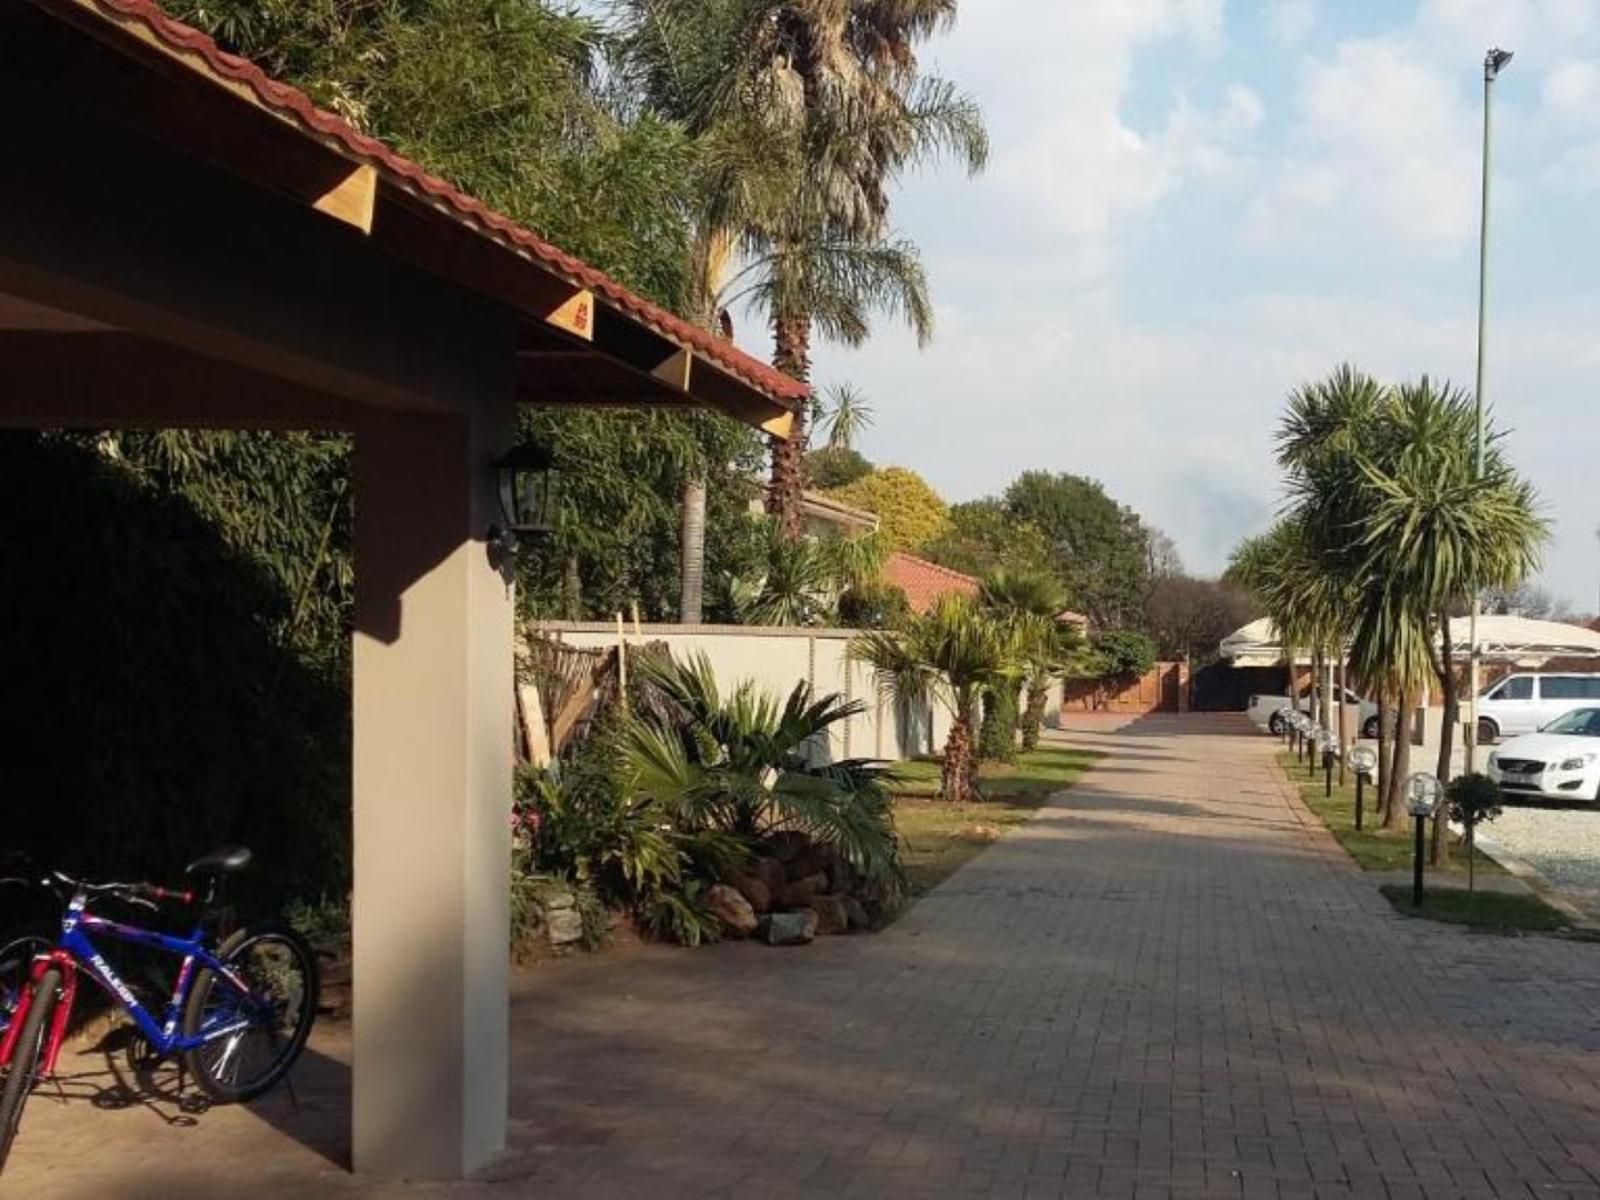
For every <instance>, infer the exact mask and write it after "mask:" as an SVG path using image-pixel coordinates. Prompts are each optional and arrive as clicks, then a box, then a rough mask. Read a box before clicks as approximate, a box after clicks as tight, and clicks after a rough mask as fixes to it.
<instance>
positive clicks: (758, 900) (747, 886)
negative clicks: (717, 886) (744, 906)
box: [733, 875, 772, 913]
mask: <svg viewBox="0 0 1600 1200" xmlns="http://www.w3.org/2000/svg"><path fill="white" fill-rule="evenodd" d="M733 887H734V889H735V890H736V891H737V892H738V893H739V894H740V895H741V896H743V897H744V898H745V899H746V900H748V901H749V902H750V907H751V908H753V909H755V911H756V912H758V913H764V912H771V911H772V889H770V888H769V887H767V885H766V884H765V883H764V882H762V880H761V879H760V878H759V877H758V876H755V875H738V876H735V877H734V880H733Z"/></svg>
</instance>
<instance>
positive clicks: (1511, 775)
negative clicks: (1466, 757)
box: [1489, 708, 1600, 801]
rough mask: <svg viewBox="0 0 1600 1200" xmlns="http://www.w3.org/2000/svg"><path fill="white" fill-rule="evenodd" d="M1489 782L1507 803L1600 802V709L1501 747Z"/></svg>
mask: <svg viewBox="0 0 1600 1200" xmlns="http://www.w3.org/2000/svg"><path fill="white" fill-rule="evenodd" d="M1489 778H1491V779H1493V780H1494V781H1495V782H1496V783H1497V784H1499V785H1500V790H1501V792H1502V793H1504V794H1505V795H1506V797H1507V798H1515V797H1517V796H1532V797H1538V798H1539V799H1542V800H1591V801H1592V800H1596V799H1600V708H1575V709H1573V710H1572V711H1571V712H1568V713H1566V714H1565V715H1563V716H1559V717H1557V718H1556V719H1555V720H1554V721H1551V722H1550V724H1548V725H1546V726H1545V727H1544V728H1543V729H1541V730H1539V732H1538V733H1528V734H1524V735H1523V736H1522V737H1515V738H1512V739H1511V740H1510V741H1509V742H1507V743H1505V745H1503V746H1499V747H1497V748H1496V749H1495V751H1494V753H1492V754H1490V755H1489Z"/></svg>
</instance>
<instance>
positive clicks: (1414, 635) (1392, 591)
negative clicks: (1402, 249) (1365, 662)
mask: <svg viewBox="0 0 1600 1200" xmlns="http://www.w3.org/2000/svg"><path fill="white" fill-rule="evenodd" d="M1365 441H1366V444H1365V445H1364V446H1363V447H1362V448H1361V449H1360V450H1358V452H1357V456H1356V457H1357V459H1358V462H1359V465H1360V468H1361V473H1362V479H1361V484H1360V490H1361V495H1362V497H1363V508H1364V514H1363V521H1362V524H1361V526H1360V527H1359V528H1360V535H1359V537H1357V538H1356V539H1355V540H1354V542H1353V548H1354V550H1355V551H1356V553H1357V555H1358V556H1359V560H1360V567H1359V573H1360V576H1361V578H1362V579H1364V580H1365V581H1367V582H1366V586H1367V589H1368V611H1367V612H1366V613H1364V614H1363V616H1364V617H1365V618H1366V620H1365V623H1364V624H1363V625H1361V626H1358V630H1357V636H1358V638H1359V637H1363V636H1365V637H1370V638H1373V639H1377V640H1378V641H1379V642H1380V643H1381V644H1382V645H1383V647H1384V651H1385V653H1386V654H1387V655H1388V656H1389V657H1390V658H1391V660H1392V661H1394V662H1395V663H1398V664H1404V666H1403V670H1404V671H1405V672H1406V673H1407V674H1408V675H1414V674H1422V675H1423V678H1424V679H1426V680H1431V681H1433V682H1435V683H1436V684H1437V686H1438V688H1439V690H1440V693H1441V695H1442V698H1443V701H1444V713H1443V721H1442V723H1441V734H1440V745H1439V758H1438V765H1437V772H1438V775H1439V778H1441V779H1448V778H1449V777H1450V773H1451V765H1452V754H1453V752H1454V744H1453V743H1454V735H1455V726H1456V724H1457V722H1458V719H1459V715H1460V680H1459V677H1458V675H1457V668H1456V662H1455V659H1454V653H1453V643H1454V637H1453V633H1452V629H1451V620H1450V614H1451V612H1452V611H1459V610H1460V608H1461V607H1463V606H1465V604H1466V603H1467V602H1468V601H1469V600H1470V598H1471V596H1472V595H1473V594H1474V593H1475V592H1477V591H1478V590H1480V589H1482V588H1485V587H1509V586H1513V585H1515V584H1517V583H1519V582H1521V581H1522V580H1523V579H1524V578H1526V577H1527V576H1528V575H1529V574H1530V573H1531V572H1532V571H1533V570H1534V568H1535V567H1536V566H1537V564H1538V558H1539V553H1540V550H1541V548H1542V546H1543V544H1544V542H1545V539H1546V538H1547V537H1548V526H1547V523H1546V522H1545V521H1544V519H1543V518H1542V517H1540V515H1539V512H1538V499H1537V496H1536V494H1535V493H1534V490H1533V488H1532V487H1531V485H1529V484H1528V483H1527V482H1526V481H1524V480H1522V479H1520V478H1519V477H1518V476H1517V473H1516V471H1515V470H1514V469H1513V468H1512V467H1511V466H1510V464H1509V463H1508V462H1507V461H1506V460H1505V457H1504V455H1503V454H1502V453H1501V451H1500V448H1499V445H1498V443H1499V438H1498V437H1497V436H1491V437H1490V445H1489V449H1488V452H1487V453H1486V454H1485V458H1484V466H1483V470H1482V472H1481V473H1480V472H1479V471H1477V470H1476V467H1475V458H1476V414H1475V411H1474V405H1473V402H1472V398H1471V397H1470V396H1469V395H1467V394H1466V393H1463V392H1461V391H1458V390H1456V389H1453V388H1451V387H1449V386H1448V385H1445V386H1443V387H1435V386H1434V385H1433V384H1432V383H1431V382H1430V381H1429V380H1428V379H1427V378H1426V377H1424V378H1423V379H1421V380H1420V381H1418V382H1417V383H1415V384H1406V385H1403V386H1401V387H1400V388H1398V389H1396V390H1395V392H1394V394H1393V396H1392V399H1391V401H1390V403H1389V404H1388V405H1386V406H1385V407H1384V409H1383V411H1382V413H1381V415H1380V417H1379V419H1378V420H1376V421H1375V422H1374V423H1373V428H1372V430H1371V433H1370V435H1369V436H1368V438H1367V439H1365ZM1419 667H1420V668H1423V671H1420V672H1419V671H1418V670H1417V668H1419ZM1445 851H1446V842H1445V839H1444V835H1443V829H1442V823H1439V824H1436V826H1435V830H1434V845H1433V857H1434V860H1435V861H1436V862H1438V861H1441V860H1442V859H1443V857H1444V854H1445Z"/></svg>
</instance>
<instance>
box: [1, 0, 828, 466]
mask: <svg viewBox="0 0 1600 1200" xmlns="http://www.w3.org/2000/svg"><path fill="white" fill-rule="evenodd" d="M27 3H28V4H30V5H31V6H32V7H33V9H35V10H36V11H37V12H39V13H41V14H43V15H44V16H45V17H47V18H51V19H53V20H54V21H55V22H57V23H58V24H59V26H60V27H61V31H62V32H63V36H60V37H55V38H43V39H41V52H42V53H45V54H48V55H50V56H51V61H48V62H44V63H40V64H39V67H38V69H39V70H40V71H41V73H42V74H45V75H48V76H49V77H50V78H51V80H52V85H53V86H55V87H57V88H59V89H60V91H61V92H62V93H64V94H70V95H71V96H72V97H73V99H74V101H75V102H76V103H79V104H81V105H83V106H84V107H86V108H88V109H90V110H92V111H97V112H99V113H101V114H102V115H104V116H105V117H106V118H107V119H109V120H113V121H116V122H118V123H120V124H122V125H124V126H127V127H129V128H132V129H134V130H135V131H136V132H138V133H139V134H141V135H142V136H146V137H149V138H151V139H152V140H155V141H158V142H161V143H162V144H164V145H167V146H170V147H171V148H173V149H175V150H178V151H180V152H181V153H183V154H185V155H188V156H190V157H192V158H195V159H199V160H201V161H204V162H206V163H208V164H210V165H211V166H214V167H217V168H220V169H222V170H224V171H227V172H228V173H230V174H232V175H234V176H236V177H238V178H239V179H241V180H244V181H245V182H247V183H249V184H252V185H254V186H257V187H261V188H265V189H268V190H270V191H272V192H275V193H277V194H279V195H281V196H285V197H288V198H289V199H291V200H294V201H296V202H297V203H300V204H303V205H305V206H306V207H308V208H310V209H313V210H315V211H316V212H318V213H320V214H322V216H324V217H325V218H327V219H328V220H331V221H337V222H341V223H342V224H344V225H346V226H348V227H349V228H351V229H352V230H354V231H355V232H356V233H357V234H359V235H360V236H361V237H363V238H365V239H368V240H369V241H370V243H371V244H372V245H373V246H374V247H376V248H377V249H379V250H380V251H381V252H382V253H384V254H388V255H391V256H393V257H395V258H397V259H401V260H404V261H406V262H408V263H410V264H412V265H414V266H416V267H418V268H420V269H422V270H424V271H426V272H428V273H430V274H433V275H435V276H438V277H439V278H441V279H444V280H447V281H448V282H450V283H452V284H454V285H457V286H460V287H463V288H466V289H468V290H470V291H473V292H476V293H478V294H480V295H482V296H485V297H488V298H489V299H491V300H493V301H495V302H497V303H499V304H502V305H504V306H506V307H508V308H510V309H511V310H513V311H514V312H515V313H516V314H517V315H518V318H519V334H518V345H517V357H518V363H519V369H518V399H520V400H522V401H524V402H526V403H531V404H541V405H552V404H554V405H562V404H587V405H627V406H636V405H646V406H673V405H680V406H708V407H711V408H715V409H718V410H720V411H722V412H724V413H727V414H728V415H730V416H732V417H735V418H736V419H738V420H740V421H742V422H744V423H746V424H748V425H752V426H755V427H758V428H760V429H762V430H764V431H766V432H767V433H769V434H773V435H775V436H779V437H786V436H788V434H789V432H790V429H791V426H792V422H793V415H794V411H795V409H796V408H797V407H798V406H799V404H801V403H803V402H804V399H805V397H806V395H807V389H806V388H805V386H804V385H802V384H800V383H797V382H796V381H794V380H791V379H789V378H788V377H786V376H784V375H782V374H780V373H778V372H776V371H774V370H773V369H772V368H770V367H768V366H766V365H765V364H763V363H760V362H757V361H756V360H755V359H753V358H751V357H750V356H748V355H746V354H744V353H742V352H741V351H739V350H738V349H737V348H735V347H734V346H733V345H732V344H731V343H729V342H726V341H724V340H722V339H720V338H717V337H715V336H714V335H712V334H710V333H709V332H707V331H705V330H702V329H699V328H697V327H695V326H693V325H691V324H689V323H688V322H685V321H683V320H681V319H680V318H678V317H676V316H674V315H673V314H671V313H669V312H667V311H666V310H664V309H662V308H660V307H659V306H657V305H655V304H652V303H650V302H649V301H646V300H644V299H643V298H641V297H639V296H637V295H635V294H634V293H632V292H630V291H629V290H628V289H626V288H624V287H623V286H622V285H620V284H618V283H617V282H616V281H615V280H612V279H610V278H609V277H608V276H606V275H604V274H603V273H602V272H600V271H597V270H595V269H594V268H592V267H589V266H587V265H586V264H584V263H582V262H580V261H579V260H578V259H576V258H573V257H572V256H571V255H568V254H566V253H564V252H563V251H561V250H559V249H557V248H556V247H554V246H552V245H550V244H549V243H548V242H546V241H544V240H543V239H541V238H539V237H538V236H537V235H536V234H534V233H532V232H531V231H529V230H527V229H524V228H522V227H521V226H519V225H517V224H516V223H515V222H514V221H512V220H511V219H509V218H507V217H505V216H503V215H501V214H499V213H496V212H494V211H492V210H490V209H489V208H487V207H486V206H485V205H483V204H482V203H481V202H479V201H477V200H475V199H473V198H472V197H470V196H467V195H465V194H464V193H462V192H461V191H459V190H458V189H456V188H455V187H453V186H452V185H450V184H449V183H447V182H446V181H444V180H443V179H440V178H439V177H437V176H434V175H432V174H430V173H428V172H427V171H425V170H423V168H421V167H420V166H418V165H417V164H416V163H414V162H411V161H410V160H408V159H406V158H404V157H403V156H401V155H399V154H397V153H396V152H395V151H393V150H392V149H390V148H389V147H387V146H385V145H384V144H383V143H381V142H378V141H376V140H375V139H373V138H370V137H366V136H364V135H362V134H360V133H358V132H356V131H355V130H354V129H352V128H351V127H350V126H349V125H348V124H346V123H345V122H344V121H343V120H341V119H340V118H339V117H337V116H335V115H334V114H332V113H329V112H326V111H323V110H320V109H318V108H316V107H315V106H314V105H313V104H312V103H311V101H310V100H309V98H307V97H306V96H305V95H304V94H303V93H301V92H299V91H297V90H296V89H294V88H292V87H289V86H287V85H285V84H282V83H279V82H277V81H275V80H272V79H270V78H268V77H267V76H266V75H265V74H264V73H263V72H262V71H261V70H260V69H259V68H257V67H256V66H255V65H254V64H252V63H250V62H248V61H246V60H244V59H240V58H238V57H236V56H234V55H231V54H227V53H225V52H224V51H222V50H220V49H219V48H218V47H217V46H216V44H215V43H214V42H213V41H212V40H211V39H210V38H208V37H206V36H205V35H203V34H201V33H199V32H198V31H196V30H194V29H191V28H189V27H188V26H185V25H182V24H180V23H179V22H177V21H174V20H172V19H171V18H170V17H168V16H166V15H165V14H164V13H163V12H162V11H161V10H160V9H159V7H157V6H156V5H155V4H154V3H153V2H152V0H27ZM67 31H71V34H73V35H75V36H66V33H67ZM84 35H87V36H84ZM64 152H68V151H66V150H64ZM129 186H134V185H133V184H129Z"/></svg>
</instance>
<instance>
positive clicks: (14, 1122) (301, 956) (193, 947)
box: [0, 848, 318, 1170]
mask: <svg viewBox="0 0 1600 1200" xmlns="http://www.w3.org/2000/svg"><path fill="white" fill-rule="evenodd" d="M249 862H250V851H248V850H246V849H243V848H235V849H229V850H221V851H218V852H217V853H215V854H210V855H207V856H206V857H205V858H202V859H200V860H199V861H197V862H194V863H191V864H190V865H189V869H188V873H189V874H190V875H192V876H195V877H197V878H198V879H201V880H204V882H205V887H204V895H203V896H202V895H201V894H200V893H197V892H194V891H177V890H169V889H167V888H162V887H156V886H154V885H153V884H148V883H100V884H95V883H87V882H85V881H84V880H81V879H72V878H69V877H68V876H66V875H63V874H61V873H59V872H55V873H53V874H52V875H51V876H50V877H49V878H48V879H44V880H40V881H38V882H40V883H41V884H42V885H43V886H46V887H52V888H56V889H60V890H61V891H62V892H63V893H64V895H65V896H66V897H69V898H68V899H67V903H66V912H65V914H64V915H63V916H62V919H61V934H60V937H59V939H58V940H57V941H56V942H55V944H54V945H51V944H49V943H46V942H41V941H39V940H38V939H36V938H22V939H18V940H17V941H15V942H11V943H8V944H7V945H6V946H3V947H0V1170H3V1169H4V1167H5V1161H6V1157H7V1155H8V1154H9V1152H10V1150H11V1144H12V1142H13V1140H14V1139H15V1138H16V1135H17V1129H18V1127H19V1125H20V1123H21V1121H22V1110H23V1106H24V1105H25V1104H26V1103H27V1100H28V1096H29V1094H30V1093H31V1092H32V1091H33V1089H34V1088H35V1086H36V1085H37V1084H38V1083H39V1082H40V1081H41V1080H43V1079H46V1078H48V1077H49V1076H51V1075H52V1074H53V1073H54V1072H55V1067H56V1060H57V1058H58V1057H59V1055H60V1053H61V1043H62V1041H63V1040H64V1039H65V1037H66V1033H67V1028H68V1023H69V1021H70V1020H71V1017H72V1006H73V1001H74V999H75V997H76V994H77V985H78V975H79V973H80V972H82V973H83V974H86V975H88V977H89V978H90V979H92V980H94V981H95V982H96V983H97V984H99V985H100V986H101V987H102V988H103V989H105V991H106V993H107V994H108V995H109V996H110V997H111V999H112V1001H113V1003H115V1004H116V1005H117V1006H118V1007H119V1008H121V1009H122V1010H123V1012H125V1013H126V1014H127V1015H128V1016H129V1017H130V1018H131V1019H132V1021H133V1023H134V1025H135V1026H136V1027H137V1028H138V1030H139V1033H140V1034H141V1035H142V1036H143V1038H144V1041H145V1044H146V1046H147V1048H148V1050H149V1053H150V1055H151V1057H152V1058H154V1059H157V1060H159V1059H164V1058H168V1057H172V1056H181V1060H182V1063H183V1065H184V1066H185V1067H186V1068H187V1070H188V1072H189V1074H191V1075H193V1076H194V1079H195V1082H196V1083H197V1084H198V1085H199V1087H200V1090H201V1091H202V1092H203V1093H205V1095H206V1096H207V1097H208V1098H209V1099H210V1100H212V1101H215V1102H218V1103H237V1102H240V1101H245V1100H252V1099H254V1098H255V1097H257V1096H259V1095H261V1094H262V1093H263V1092H265V1091H267V1090H268V1089H270V1088H271V1087H273V1086H274V1085H275V1084H277V1083H278V1082H279V1081H280V1080H282V1079H283V1078H284V1076H285V1075H287V1074H288V1072H289V1069H290V1068H291V1067H292V1066H293V1065H294V1062H295V1059H296V1058H298V1057H299V1054H300V1051H301V1050H302V1049H303V1048H304V1046H305V1044H306V1038H308V1037H309V1036H310V1034H311V1023H312V1021H313V1020H314V1019H315V1018H316V1012H317V990H318V978H317V960H316V955H315V954H314V953H313V951H312V949H311V947H310V945H308V944H307V942H306V940H305V939H304V938H303V937H301V936H300V935H299V934H298V933H296V932H295V931H294V930H292V929H290V928H288V927H287V926H283V925H276V924H270V925H254V926H250V927H248V928H244V929H240V930H238V931H237V932H235V933H234V934H232V935H231V936H229V937H228V938H226V939H225V940H224V941H223V942H222V943H221V944H220V945H215V946H214V945H213V944H212V942H211V939H210V938H209V937H208V935H207V925H208V924H209V922H210V919H211V917H212V915H213V913H214V907H213V906H214V904H215V902H216V898H217V893H218V889H219V886H220V883H221V881H222V880H223V879H224V878H225V877H227V876H229V875H232V874H234V873H235V872H238V871H241V870H243V869H244V868H245V866H247V865H248V864H249ZM0 882H12V883H15V882H18V881H16V880H9V881H0ZM105 899H116V900H119V901H122V902H123V903H126V904H133V905H138V906H141V907H145V908H150V909H156V908H158V907H159V906H160V905H162V904H173V905H181V906H189V907H193V906H197V905H198V906H200V915H199V917H198V918H197V920H196V923H195V926H194V932H193V933H192V934H191V935H190V936H188V937H174V936H172V935H169V934H165V933H158V932H156V931H155V930H151V929H141V928H139V927H137V926H133V925H123V924H119V923H118V922H115V921H112V920H108V919H107V918H106V917H103V916H101V915H99V914H98V913H95V912H92V911H90V910H91V907H92V906H94V905H96V904H98V903H100V902H101V901H102V900H105ZM91 936H99V937H104V938H109V939H112V940H114V941H120V942H127V943H131V944H133V945H137V946H145V947H148V948H150V949H154V950H158V951H162V952H164V953H167V954H171V955H175V956H177V957H178V958H179V959H180V960H181V961H180V964H179V967H178V975H177V980H176V982H175V983H174V985H173V989H172V996H171V999H170V1000H169V1001H168V1003H167V1006H166V1012H165V1014H164V1016H163V1018H162V1020H160V1021H157V1020H156V1018H155V1017H154V1016H152V1015H151V1014H150V1012H149V1011H148V1010H147V1009H146V1008H145V1007H144V1005H142V1004H141V1003H140V1002H139V999H138V997H137V996H135V995H134V993H133V990H132V989H131V988H130V987H129V986H128V985H127V983H125V982H124V981H123V979H122V978H121V977H120V976H119V975H118V974H117V973H116V971H115V970H113V969H112V967H111V965H110V964H109V963H107V962H106V960H105V958H104V956H103V955H102V954H101V953H100V951H99V950H98V949H96V947H95V945H94V942H93V941H92V940H91ZM24 959H25V960H26V962H27V963H28V966H27V978H26V981H22V980H20V979H19V978H18V975H19V971H18V962H19V961H22V960H24Z"/></svg>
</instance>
